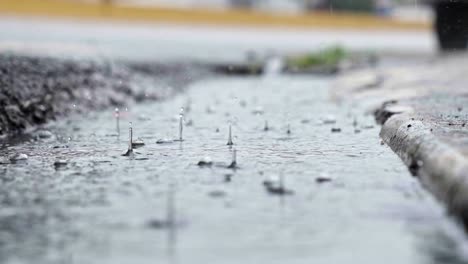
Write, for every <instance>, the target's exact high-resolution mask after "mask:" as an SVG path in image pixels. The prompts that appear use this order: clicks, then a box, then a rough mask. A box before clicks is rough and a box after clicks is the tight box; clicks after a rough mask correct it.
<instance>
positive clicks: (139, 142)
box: [132, 138, 145, 148]
mask: <svg viewBox="0 0 468 264" xmlns="http://www.w3.org/2000/svg"><path fill="white" fill-rule="evenodd" d="M144 145H145V142H143V140H142V139H141V138H137V139H136V140H134V141H132V147H134V148H140V147H143V146H144Z"/></svg>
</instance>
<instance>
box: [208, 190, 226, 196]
mask: <svg viewBox="0 0 468 264" xmlns="http://www.w3.org/2000/svg"><path fill="white" fill-rule="evenodd" d="M208 195H209V196H210V197H213V198H221V197H224V196H226V192H225V191H223V190H214V191H211V192H209V193H208Z"/></svg>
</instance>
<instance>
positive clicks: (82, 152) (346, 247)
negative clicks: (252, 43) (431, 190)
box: [0, 76, 468, 263]
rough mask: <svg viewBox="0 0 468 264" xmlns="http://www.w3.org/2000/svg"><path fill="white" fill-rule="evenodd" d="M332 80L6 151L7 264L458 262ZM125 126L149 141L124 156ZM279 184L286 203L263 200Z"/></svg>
mask: <svg viewBox="0 0 468 264" xmlns="http://www.w3.org/2000/svg"><path fill="white" fill-rule="evenodd" d="M329 83H330V80H329V79H317V78H311V77H299V76H294V77H288V76H281V77H268V78H218V79H212V80H210V81H203V82H198V83H194V84H193V85H191V87H190V89H188V91H187V93H185V94H181V95H178V96H177V97H175V98H173V99H171V100H168V101H165V102H158V103H154V104H141V105H138V106H135V107H132V108H130V109H128V111H126V110H125V109H121V113H122V114H121V118H120V136H118V135H117V133H116V120H115V118H114V116H113V114H114V110H113V109H109V111H107V112H99V113H90V114H88V115H84V116H83V115H80V116H74V117H70V118H69V119H68V120H64V121H60V122H56V123H53V124H50V125H49V126H48V127H46V128H44V129H46V130H48V131H50V132H52V134H53V135H52V136H50V135H49V134H48V133H45V132H42V133H39V132H38V133H36V134H35V136H36V138H37V139H36V140H34V139H30V140H29V141H26V142H23V143H19V144H17V145H5V144H4V145H3V147H2V148H1V152H2V156H3V157H7V156H10V155H13V154H19V153H22V154H26V155H27V156H28V158H27V159H26V160H18V161H13V162H11V161H8V160H5V159H3V160H4V161H5V162H4V163H6V164H2V165H0V181H1V184H0V204H1V206H2V209H1V210H0V258H1V260H2V262H3V263H30V262H32V261H34V263H155V262H156V263H266V262H269V263H310V262H311V261H313V262H314V263H349V262H350V261H352V262H356V263H376V262H386V263H390V262H393V263H463V262H466V260H467V259H468V258H467V256H468V253H467V251H466V248H467V246H466V242H465V238H464V235H463V233H462V232H461V230H460V229H458V228H457V227H456V226H455V224H454V223H453V222H452V221H451V220H450V219H448V218H447V217H446V216H445V213H444V210H443V208H442V206H440V205H439V204H437V203H436V202H435V201H434V199H433V198H432V197H431V195H430V194H428V193H427V192H426V191H424V190H423V189H422V188H421V187H420V185H419V183H418V182H417V181H416V179H414V178H412V177H411V176H410V174H409V172H408V171H407V169H406V168H405V166H404V165H403V163H402V162H401V161H400V160H399V159H398V157H397V156H396V155H395V154H394V153H393V152H392V151H391V150H390V149H389V148H388V147H386V146H382V145H381V144H379V142H380V139H379V137H378V129H379V128H378V127H377V126H376V125H375V124H374V121H373V117H372V116H363V115H362V113H363V112H364V110H363V109H359V108H356V107H352V106H347V105H341V106H337V105H335V104H332V103H331V102H330V101H329V100H328V97H329V94H328V93H329V90H328V88H329ZM181 107H184V113H185V116H184V117H185V123H186V125H185V127H184V141H183V142H173V143H170V144H156V141H157V140H159V139H163V138H170V139H172V138H177V137H178V129H179V109H180V108H181ZM354 120H355V121H356V122H354ZM266 121H267V122H268V130H267V131H265V123H266ZM128 122H132V124H133V134H134V138H141V139H142V140H143V141H144V142H145V146H143V147H141V148H138V149H135V150H134V151H135V155H134V156H133V157H124V156H121V155H122V153H124V152H125V151H126V150H127V146H128V125H127V124H128ZM229 123H231V124H232V135H233V141H234V144H235V145H234V146H232V147H230V146H227V145H226V143H227V138H228V126H229ZM288 125H289V129H290V132H291V133H290V134H288V133H287V130H288ZM332 131H334V132H332ZM33 137H34V136H33ZM234 149H235V150H236V151H237V166H238V168H237V169H235V170H233V169H229V168H226V166H227V165H229V164H230V162H231V157H232V151H234ZM205 157H210V159H211V160H212V161H213V162H214V164H213V166H211V167H210V166H205V167H200V166H197V163H198V162H199V161H200V160H202V159H204V160H205V161H206V160H207V159H205ZM57 161H59V162H57ZM217 162H223V163H225V165H224V167H223V166H217V165H218V164H217ZM278 179H282V182H283V185H282V186H280V187H283V190H287V191H288V192H281V191H272V189H271V188H267V187H269V186H270V184H277V183H278V181H279V180H278ZM280 189H281V188H280ZM276 190H278V188H277V189H276Z"/></svg>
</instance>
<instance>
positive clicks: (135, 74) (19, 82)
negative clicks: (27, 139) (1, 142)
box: [0, 54, 209, 136]
mask: <svg viewBox="0 0 468 264" xmlns="http://www.w3.org/2000/svg"><path fill="white" fill-rule="evenodd" d="M208 72H209V71H208V69H206V68H204V67H202V66H197V67H195V66H194V65H193V64H190V63H167V62H166V63H158V62H144V61H139V62H130V61H126V62H123V61H112V60H109V59H104V58H99V59H94V60H91V59H71V58H69V59H59V58H51V57H40V56H26V55H15V54H7V55H5V54H2V55H0V135H3V136H6V135H11V134H15V133H20V132H23V131H25V130H27V129H28V128H34V126H36V125H38V124H44V123H46V122H48V121H50V120H53V119H55V118H57V117H62V116H66V115H68V114H70V113H72V112H86V111H92V110H98V109H103V108H107V107H110V106H114V107H119V106H122V105H124V104H128V103H131V102H143V101H145V100H158V99H163V98H167V97H169V96H171V95H173V94H175V93H177V92H180V91H182V90H183V88H184V87H185V86H186V85H187V84H188V83H190V82H192V81H194V80H196V79H199V78H202V77H204V76H207V75H208Z"/></svg>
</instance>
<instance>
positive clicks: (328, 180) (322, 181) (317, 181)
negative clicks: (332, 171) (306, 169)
mask: <svg viewBox="0 0 468 264" xmlns="http://www.w3.org/2000/svg"><path fill="white" fill-rule="evenodd" d="M331 181H332V179H331V178H329V177H324V176H321V177H317V178H316V179H315V182H316V183H325V182H331Z"/></svg>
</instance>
